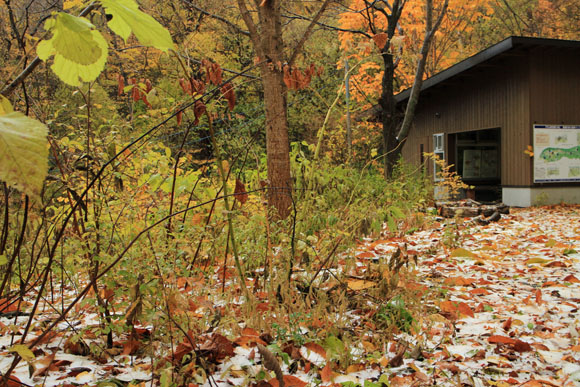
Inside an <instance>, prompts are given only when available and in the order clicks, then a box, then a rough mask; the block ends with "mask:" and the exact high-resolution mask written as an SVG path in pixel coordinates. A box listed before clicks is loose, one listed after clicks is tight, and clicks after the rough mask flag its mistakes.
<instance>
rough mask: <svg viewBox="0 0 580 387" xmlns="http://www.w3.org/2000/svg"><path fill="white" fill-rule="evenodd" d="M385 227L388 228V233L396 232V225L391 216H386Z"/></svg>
mask: <svg viewBox="0 0 580 387" xmlns="http://www.w3.org/2000/svg"><path fill="white" fill-rule="evenodd" d="M387 227H388V228H389V231H390V232H396V231H397V224H396V223H395V220H394V219H393V217H392V216H391V215H387Z"/></svg>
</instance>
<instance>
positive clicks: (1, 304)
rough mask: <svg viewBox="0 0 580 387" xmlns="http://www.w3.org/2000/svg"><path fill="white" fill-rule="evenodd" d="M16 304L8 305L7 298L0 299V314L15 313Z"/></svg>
mask: <svg viewBox="0 0 580 387" xmlns="http://www.w3.org/2000/svg"><path fill="white" fill-rule="evenodd" d="M17 304H18V303H17V302H13V303H10V302H9V300H8V299H7V298H0V313H9V312H14V311H16V310H17V309H18V308H17Z"/></svg>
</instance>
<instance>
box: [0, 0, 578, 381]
mask: <svg viewBox="0 0 580 387" xmlns="http://www.w3.org/2000/svg"><path fill="white" fill-rule="evenodd" d="M272 3H276V4H278V2H277V1H274V0H263V1H262V2H261V3H260V2H257V1H256V2H255V4H254V3H252V4H246V3H245V2H244V1H242V0H238V1H237V2H236V1H233V0H232V1H228V0H226V1H213V0H200V1H191V0H181V1H160V2H157V1H149V0H143V1H141V2H140V8H141V10H142V11H144V12H145V13H140V12H139V11H138V10H137V8H136V6H135V5H134V3H133V2H132V1H130V0H122V1H119V2H118V4H122V5H123V6H124V7H125V8H123V9H116V10H115V9H114V7H115V5H114V4H113V2H111V1H109V0H102V1H97V2H82V1H79V0H66V1H64V2H63V1H52V0H3V4H2V7H1V8H0V29H1V36H2V39H1V41H0V47H1V52H2V54H1V56H0V81H1V82H2V84H1V85H0V88H2V94H3V95H4V96H5V98H4V99H3V100H2V110H1V113H2V115H3V118H2V117H0V118H2V122H1V125H2V126H1V127H0V139H1V140H2V142H0V156H1V163H2V165H1V166H0V172H1V173H2V176H0V178H1V179H2V180H4V182H3V183H1V184H2V192H1V193H0V196H1V201H0V203H1V205H2V206H1V207H2V214H1V215H2V222H1V225H2V226H1V229H0V280H1V283H0V311H4V312H7V311H9V310H10V311H19V310H21V309H22V310H24V309H26V308H28V307H32V308H33V309H32V312H31V314H30V318H29V321H31V323H30V324H29V325H28V326H27V328H26V331H25V332H24V335H23V338H22V342H23V343H27V345H28V347H29V348H31V349H32V348H33V347H34V345H35V344H36V343H38V342H39V341H40V340H41V339H38V337H40V338H42V337H45V336H46V335H48V334H49V333H50V332H51V330H52V329H53V328H54V326H55V325H56V324H57V323H58V321H62V320H64V319H65V318H66V316H67V314H68V313H69V312H70V311H71V310H73V308H75V307H77V308H78V307H81V306H82V307H83V308H89V309H91V308H92V309H91V310H94V311H96V313H97V314H98V315H99V319H100V324H99V325H98V326H96V327H87V330H88V331H90V332H91V333H92V335H94V337H97V338H101V339H102V345H101V346H97V347H95V348H91V349H90V350H91V351H93V352H95V353H96V352H99V351H101V350H102V348H108V349H110V348H112V347H114V346H115V345H116V344H115V340H116V339H117V338H118V337H120V336H121V335H123V334H134V333H135V325H136V322H137V321H139V322H140V323H141V324H143V325H149V324H151V325H153V326H155V327H156V329H155V332H154V333H152V334H153V336H155V337H156V338H157V339H158V340H160V341H163V340H168V339H167V338H168V337H171V340H175V341H176V342H178V341H180V340H181V339H182V338H183V337H186V338H188V337H189V338H190V339H189V340H191V337H195V335H193V334H192V332H194V333H196V334H199V333H201V332H205V331H207V329H208V327H215V326H218V325H219V326H220V327H221V328H222V329H225V327H228V329H238V328H233V327H234V326H238V325H239V324H238V323H239V322H240V321H244V322H245V324H246V326H251V327H252V328H255V329H257V330H263V329H270V328H271V325H272V320H271V319H272V316H275V315H276V316H285V317H284V318H282V319H281V320H279V321H277V324H279V325H278V327H279V330H278V333H279V336H280V340H283V339H284V338H288V337H289V336H291V335H293V334H296V333H297V331H296V319H297V318H298V317H296V316H300V317H299V319H301V320H307V321H309V323H310V324H311V327H312V328H313V330H312V332H313V333H312V334H313V337H316V329H322V327H326V323H325V322H320V321H319V320H324V316H325V315H326V313H325V312H323V310H325V308H329V307H330V305H341V303H340V302H337V301H336V299H325V298H324V297H326V296H322V295H320V294H316V293H315V292H314V288H315V287H316V286H317V284H318V282H319V281H320V280H321V278H319V275H320V277H322V275H321V274H320V272H321V269H322V268H324V267H325V266H326V265H330V262H334V260H335V259H336V257H337V256H338V254H339V253H340V252H345V251H348V249H349V248H350V247H352V246H353V244H354V243H356V241H357V240H358V239H359V238H361V237H362V236H364V235H369V234H370V235H374V236H378V235H379V234H380V233H381V232H387V233H391V234H392V235H401V234H404V233H407V232H412V231H414V230H417V229H420V228H421V227H422V226H423V224H424V222H425V217H424V215H423V213H424V211H425V210H426V209H427V208H428V207H429V206H430V205H431V204H432V197H431V192H432V187H431V184H432V183H431V182H430V180H429V179H428V178H427V177H426V176H425V174H424V170H423V168H422V167H417V166H409V165H405V164H404V163H398V164H397V166H396V167H395V168H394V170H393V171H392V173H389V174H388V175H389V178H388V179H385V178H384V175H385V169H384V168H385V167H388V166H387V164H386V163H385V162H384V160H386V158H387V157H386V156H387V155H388V152H387V151H388V149H386V145H385V144H386V143H385V141H384V140H383V137H384V133H383V131H384V128H383V127H382V126H381V124H380V123H376V122H374V123H373V122H363V121H359V120H355V119H354V117H356V116H357V115H359V114H360V113H361V112H364V111H366V110H368V109H369V108H371V107H372V106H374V105H376V104H377V102H378V100H379V99H380V97H381V90H382V88H384V85H383V82H384V67H383V65H384V61H383V59H382V56H384V54H388V55H389V56H391V57H392V58H393V60H394V64H395V67H394V74H393V82H392V84H391V86H392V88H393V91H394V92H395V93H396V92H398V91H401V90H404V89H406V88H409V87H411V86H412V85H413V82H414V80H415V74H416V67H417V62H418V61H419V59H420V57H421V50H422V48H423V42H424V35H425V28H426V15H425V9H426V6H425V4H431V5H432V7H433V10H434V11H435V13H436V14H441V15H442V18H441V23H440V25H438V29H437V31H436V32H435V33H434V35H433V36H432V40H431V42H430V43H431V44H430V46H429V50H428V54H427V56H426V65H425V70H424V75H423V78H426V77H429V76H432V75H434V74H436V73H437V72H439V71H441V70H443V69H445V68H447V67H449V66H451V65H453V64H455V63H457V62H458V61H461V60H462V59H465V58H467V57H469V56H470V55H473V54H474V53H476V52H478V51H480V50H482V49H484V48H486V47H488V46H490V45H492V44H494V43H497V42H498V41H500V40H502V39H504V38H506V37H508V36H511V35H520V36H537V37H549V38H562V39H578V38H580V29H579V28H580V27H579V26H580V4H579V3H578V2H577V1H575V0H534V1H529V0H477V1H462V0H448V1H445V2H443V1H439V0H437V1H433V2H430V1H429V2H427V1H426V2H423V1H404V0H402V1H397V0H395V1H394V2H387V1H374V2H368V1H363V0H353V1H336V2H331V1H290V2H282V4H281V6H280V8H278V9H277V10H276V9H275V10H274V11H277V12H279V14H278V15H273V16H272V15H268V14H267V13H265V12H266V11H267V10H268V9H269V8H268V7H270V6H271V4H272ZM278 5H280V4H278ZM399 8H400V10H401V15H400V19H399V20H398V23H396V25H391V26H390V27H389V23H388V20H387V17H386V16H387V15H388V13H389V10H391V11H392V10H393V9H399ZM443 11H446V12H445V13H444V14H443ZM123 12H125V13H123ZM56 13H58V15H59V16H56V15H57V14H56ZM67 14H69V15H79V14H82V15H83V16H85V17H86V19H83V20H87V21H90V25H86V24H82V23H78V22H77V21H71V20H72V19H68V18H67V16H63V15H67ZM111 15H112V21H111ZM121 15H124V16H127V18H126V19H125V21H126V24H124V25H119V24H115V23H116V21H117V20H119V19H118V18H119V17H121ZM147 15H149V17H152V18H153V19H149V18H147ZM255 15H259V17H256V16H255ZM132 17H133V18H134V19H131V18H132ZM268 17H274V18H276V17H279V21H280V23H278V24H275V23H274V24H272V26H271V28H272V31H274V35H273V36H274V37H276V36H277V38H276V39H278V40H276V39H274V40H275V41H273V42H274V43H273V46H272V47H274V48H276V47H277V49H278V51H277V53H276V55H279V57H274V58H272V57H269V56H268V55H266V54H265V53H267V52H268V51H267V45H268V44H272V42H271V41H267V39H262V38H263V36H264V35H263V32H264V31H265V30H266V29H267V28H270V27H268V25H267V21H268ZM248 18H249V19H248ZM152 20H153V21H152ZM155 21H156V22H155ZM59 23H60V24H59ZM83 23H84V22H83ZM140 23H141V24H140ZM157 23H159V25H158V24H157ZM252 23H255V24H252ZM139 24H140V25H141V26H139ZM252 25H254V27H256V26H257V28H258V31H257V32H258V34H257V35H256V31H254V32H253V31H252ZM63 26H64V27H63ZM144 26H145V27H144ZM59 28H64V29H62V30H58V29H59ZM148 28H150V29H149V30H147V29H148ZM389 28H391V31H390V30H389ZM57 31H60V34H61V36H60V40H59V39H57V38H55V37H56V36H57V35H58V32H57ZM63 31H68V32H70V35H69V36H65V37H63V36H62V35H63ZM96 31H100V34H101V38H99V37H98V36H97V32H96ZM167 31H168V33H167ZM388 31H390V32H388ZM131 33H132V34H131ZM276 34H277V35H276ZM51 37H52V39H53V40H52V41H51V42H52V43H50V44H51V46H50V47H47V44H46V43H45V42H47V41H48V39H51ZM67 39H71V40H67ZM74 39H77V40H75V41H74V42H73V43H70V42H71V41H72V40H74ZM67 42H68V43H67ZM71 47H73V48H72V49H71ZM87 47H88V48H87ZM75 49H78V53H77V54H72V53H71V52H72V51H74V50H75ZM59 52H64V53H65V54H66V53H68V54H70V55H71V57H72V58H73V59H72V61H74V60H76V61H77V62H78V64H79V65H80V67H79V68H80V70H75V71H77V72H78V73H75V74H76V75H77V76H76V77H74V76H73V77H72V78H71V77H70V76H69V78H67V76H66V75H63V70H62V68H60V69H59V67H58V65H57V66H55V64H58V63H59V62H58V60H59V59H57V57H58V55H59ZM106 53H108V56H107V55H105V54H106ZM260 53H261V54H262V55H260ZM68 54H67V55H68ZM37 55H38V56H40V57H41V59H42V60H39V59H35V58H36V57H37ZM53 56H54V57H53ZM65 56H66V55H65ZM69 59H70V58H69ZM35 61H36V62H38V63H37V64H38V65H37V66H36V65H35V66H31V63H35ZM93 65H96V66H97V67H98V68H97V69H96V70H95V68H93V67H92V66H93ZM82 66H86V67H82ZM31 67H32V71H28V70H26V69H27V68H31ZM65 68H68V67H66V66H65ZM64 73H66V71H64ZM272 73H278V74H279V77H278V78H276V79H275V80H273V82H278V84H277V86H276V87H277V90H278V91H280V92H279V93H278V94H279V95H280V96H281V97H282V99H281V101H279V102H280V104H281V105H278V107H279V108H280V106H282V108H280V109H281V110H278V111H275V112H273V113H272V112H268V109H266V111H265V109H264V102H265V101H268V99H269V98H271V93H270V92H268V91H267V87H264V85H265V84H264V82H265V79H267V77H268V76H272ZM69 74H70V72H69ZM347 77H348V78H349V84H350V90H349V91H350V99H349V100H348V103H347V99H346V98H345V88H344V85H345V79H346V78H347ZM88 79H90V80H89V81H88V82H87V81H86V80H88ZM282 82H283V84H282ZM269 93H270V94H269ZM12 109H14V110H15V111H18V112H21V113H22V115H20V116H18V118H17V119H14V120H13V121H11V120H10V119H12V117H14V116H11V114H15V113H13V112H12ZM286 110H287V111H286ZM268 114H269V115H270V118H268ZM24 116H26V117H29V118H30V121H27V119H26V118H25V117H24ZM349 116H351V117H353V118H351V119H350V120H347V117H349ZM7 117H9V118H10V119H9V118H7ZM282 117H283V118H284V119H286V118H287V123H286V124H285V125H287V128H286V132H287V137H288V139H287V140H285V139H284V138H282V140H280V138H278V137H276V136H269V137H268V136H267V135H266V130H265V128H266V127H270V123H269V122H270V121H269V120H270V119H272V120H279V119H281V118H282ZM20 120H24V121H20ZM15 123H25V124H26V125H27V127H28V128H30V136H31V138H32V139H31V140H30V143H24V145H23V143H20V142H14V139H13V138H11V137H9V136H10V133H9V132H10V130H11V128H13V127H12V126H10V125H13V124H14V125H16V124H15ZM26 125H25V126H26ZM20 129H22V128H21V127H20ZM24 130H26V129H24ZM45 130H47V131H48V137H46V136H45V134H44V133H45V132H44V131H45ZM27 135H28V133H27ZM272 140H276V141H278V142H281V144H270V143H269V141H272ZM45 141H47V145H46V146H45ZM26 144H28V145H26ZM278 146H282V148H281V151H280V152H279V153H276V154H270V152H269V151H268V152H267V149H270V148H269V147H278ZM38 149H40V150H38ZM272 149H273V148H272ZM278 150H280V149H278ZM27 152H32V153H34V155H32V154H29V153H27ZM278 154H282V155H286V156H287V158H288V160H287V161H281V162H282V163H284V162H286V163H287V164H288V165H287V166H285V167H284V168H286V169H287V172H288V176H287V177H286V179H287V180H288V179H291V183H290V182H289V183H288V184H286V185H283V186H281V185H280V184H279V183H278V182H277V181H276V177H273V176H271V175H269V174H268V171H269V169H270V170H271V169H272V167H271V165H273V164H271V163H275V162H278V161H279V159H280V158H279V157H278V156H276V155H278ZM45 156H46V157H45ZM39 157H40V159H39ZM42 158H44V159H45V160H44V161H42ZM46 160H48V161H46ZM284 168H283V169H284ZM45 177H46V178H45ZM446 182H447V183H449V184H450V186H451V188H452V189H453V188H454V187H456V186H457V184H458V183H457V181H456V180H454V179H448V180H446ZM272 192H274V193H272ZM275 195H280V197H282V199H280V200H282V202H284V203H285V204H283V205H282V207H280V206H279V202H276V201H275V200H276V199H272V198H273V197H274V196H275ZM273 200H274V201H273ZM268 203H270V204H272V205H274V206H275V207H278V209H277V210H274V211H272V208H270V207H269V206H268ZM277 203H278V204H277ZM384 223H386V224H387V226H388V227H387V229H386V231H384V230H383V224H384ZM401 254H403V253H401ZM343 263H344V264H345V265H346V266H347V267H348V265H349V262H348V260H347V261H345V262H343ZM391 269H392V268H391ZM399 269H401V267H397V273H395V274H396V275H399V274H400V273H398V270H399ZM345 272H348V269H346V270H345ZM401 275H403V274H401ZM325 280H326V278H325ZM184 281H185V282H186V283H187V284H188V285H187V286H186V288H187V289H188V292H189V295H188V298H189V299H195V300H196V302H195V304H196V305H195V306H196V308H194V306H192V305H190V304H188V303H187V301H184V299H183V295H182V290H183V287H184ZM388 282H389V284H390V285H389V286H391V285H392V286H391V287H389V286H387V288H388V289H387V290H385V289H383V291H386V292H387V295H385V294H383V295H382V296H381V297H383V298H384V299H387V300H388V299H392V298H393V297H394V296H395V295H399V296H400V295H401V294H403V291H402V290H401V289H397V283H398V281H392V280H389V281H388ZM216 286H217V287H216ZM59 289H60V290H59ZM65 289H69V290H71V292H73V293H74V294H75V296H74V297H72V298H67V297H70V294H67V293H66V292H65V291H64V290H65ZM180 289H181V290H180ZM207 289H214V290H215V289H218V290H215V291H211V292H208V291H207ZM73 290H74V291H73ZM192 293H193V294H194V296H192ZM49 294H50V295H51V300H52V301H50V302H48V301H47V297H48V295H49ZM305 294H306V296H307V297H312V298H315V299H316V303H315V304H316V305H317V306H316V307H314V308H311V307H312V304H311V305H310V306H309V307H308V308H305V306H304V304H303V303H301V302H297V300H300V299H302V298H304V297H306V296H305ZM345 295H346V293H341V292H340V291H337V292H336V294H335V295H334V296H332V297H338V299H341V300H342V298H343V297H345ZM241 296H244V300H245V301H244V302H243V303H242V304H243V307H240V309H236V310H227V308H223V307H222V308H217V307H213V306H212V307H208V308H207V310H208V312H207V313H205V314H202V315H201V316H197V317H195V318H194V317H192V316H191V315H188V314H186V313H185V314H177V313H176V312H175V310H176V309H190V310H193V312H195V310H197V307H199V306H200V305H205V303H207V302H209V301H208V300H209V299H211V300H212V303H213V301H215V299H216V298H221V299H223V300H225V302H226V305H229V304H231V303H232V302H234V301H236V302H237V301H239V299H240V298H239V297H241ZM403 296H404V297H409V299H408V300H407V302H408V303H411V304H412V303H413V300H415V301H417V300H416V295H408V294H403ZM341 297H342V298H341ZM413 297H415V299H413ZM57 299H58V301H56V300H57ZM41 300H42V303H47V302H48V303H49V304H51V305H53V307H54V309H55V310H56V311H59V312H58V313H57V315H58V317H57V318H56V320H55V321H56V322H55V323H54V324H53V325H51V326H48V327H44V328H42V329H40V333H39V335H38V336H36V339H34V340H32V341H27V340H26V337H27V334H28V332H29V330H30V329H33V328H34V327H35V326H34V325H33V324H32V321H33V318H34V315H35V313H36V312H37V308H38V305H39V304H41ZM418 307H419V306H418ZM256 308H258V309H259V308H264V311H269V312H270V313H263V314H261V315H256ZM87 310H88V309H87ZM216 321H217V322H216ZM393 321H394V320H393ZM313 322H314V323H313ZM386 325H387V326H385V327H384V329H388V330H396V329H400V328H401V327H400V325H398V324H397V323H393V324H386ZM31 326H32V328H31ZM3 329H4V328H3ZM324 329H326V328H324ZM6 332H9V328H6ZM6 332H4V333H6ZM82 334H83V333H81V334H79V335H78V337H77V340H78V339H79V338H80V337H81V336H82ZM179 337H181V338H179ZM301 340H304V338H302V339H301ZM343 340H348V338H344V337H343ZM152 341H153V340H152ZM190 344H191V346H192V347H193V346H194V343H190ZM28 347H27V348H28ZM99 348H100V349H99ZM15 352H16V353H17V355H18V356H17V357H16V359H15V363H16V362H18V361H20V360H21V359H22V358H25V359H26V358H27V357H28V353H27V352H26V351H25V350H24V349H23V348H20V347H18V348H16V349H15ZM174 355H175V354H174ZM182 356H183V354H182ZM181 360H182V359H179V361H181ZM172 361H173V362H175V357H174V358H173V360H172ZM166 363H171V361H167V362H165V363H164V362H160V364H158V365H156V366H157V367H158V368H157V369H158V370H162V369H164V367H167V364H166ZM173 365H175V364H173ZM158 374H161V371H159V373H158ZM180 377H181V378H182V382H183V383H185V381H187V380H190V379H193V378H195V372H193V371H192V370H189V374H188V373H185V374H183V375H182V376H180Z"/></svg>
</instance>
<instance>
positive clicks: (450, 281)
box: [444, 277, 475, 286]
mask: <svg viewBox="0 0 580 387" xmlns="http://www.w3.org/2000/svg"><path fill="white" fill-rule="evenodd" d="M473 282H475V280H474V279H472V278H463V277H448V278H445V281H444V283H445V285H450V286H466V285H471V284H472V283H473Z"/></svg>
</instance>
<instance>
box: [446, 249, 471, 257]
mask: <svg viewBox="0 0 580 387" xmlns="http://www.w3.org/2000/svg"><path fill="white" fill-rule="evenodd" d="M451 256H452V257H454V258H457V257H466V258H476V257H477V254H475V253H472V252H471V251H469V250H466V249H463V248H458V249H455V250H453V251H452V252H451Z"/></svg>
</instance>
